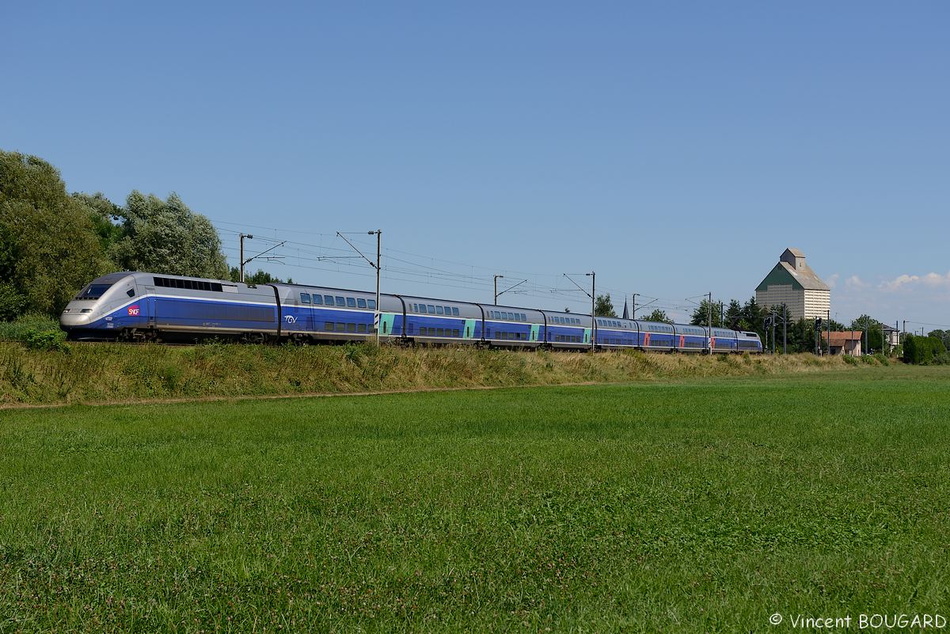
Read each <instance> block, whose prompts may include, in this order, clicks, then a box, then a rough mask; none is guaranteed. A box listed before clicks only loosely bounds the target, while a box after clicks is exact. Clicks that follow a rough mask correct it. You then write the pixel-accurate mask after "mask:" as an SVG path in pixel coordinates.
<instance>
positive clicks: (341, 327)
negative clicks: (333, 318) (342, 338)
mask: <svg viewBox="0 0 950 634" xmlns="http://www.w3.org/2000/svg"><path fill="white" fill-rule="evenodd" d="M334 330H335V331H336V332H346V324H345V323H343V322H342V321H338V322H336V328H335V329H334Z"/></svg>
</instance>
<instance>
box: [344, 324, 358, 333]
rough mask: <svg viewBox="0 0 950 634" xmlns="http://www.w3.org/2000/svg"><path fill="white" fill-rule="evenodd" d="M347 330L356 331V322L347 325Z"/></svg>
mask: <svg viewBox="0 0 950 634" xmlns="http://www.w3.org/2000/svg"><path fill="white" fill-rule="evenodd" d="M346 331H347V332H356V324H354V323H349V324H347V325H346Z"/></svg>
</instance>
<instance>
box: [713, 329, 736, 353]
mask: <svg viewBox="0 0 950 634" xmlns="http://www.w3.org/2000/svg"><path fill="white" fill-rule="evenodd" d="M736 335H738V333H737V332H736V331H735V330H729V329H728V328H713V329H712V334H711V335H710V337H709V350H710V351H711V352H714V353H719V352H738V351H739V340H738V338H737V336H736Z"/></svg>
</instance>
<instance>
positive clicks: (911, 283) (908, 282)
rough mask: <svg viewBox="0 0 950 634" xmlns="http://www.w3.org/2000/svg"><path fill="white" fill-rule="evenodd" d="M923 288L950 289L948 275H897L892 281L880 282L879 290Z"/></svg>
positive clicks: (949, 277) (949, 274) (949, 275)
mask: <svg viewBox="0 0 950 634" xmlns="http://www.w3.org/2000/svg"><path fill="white" fill-rule="evenodd" d="M921 286H925V287H928V288H943V287H947V288H950V273H947V274H946V275H941V274H939V273H927V274H926V275H924V276H920V275H907V274H904V275H899V276H897V277H896V278H894V279H893V280H885V281H883V282H881V284H880V287H879V288H880V289H881V290H884V291H891V292H894V291H899V290H903V289H907V290H911V289H914V288H920V287H921Z"/></svg>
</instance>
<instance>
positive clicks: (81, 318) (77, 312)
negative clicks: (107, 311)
mask: <svg viewBox="0 0 950 634" xmlns="http://www.w3.org/2000/svg"><path fill="white" fill-rule="evenodd" d="M91 320H92V309H91V308H76V307H73V306H67V307H66V309H65V310H64V311H63V313H62V314H61V315H60V316H59V323H60V324H61V325H62V326H63V327H64V328H75V327H77V326H87V325H89V322H90V321H91Z"/></svg>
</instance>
